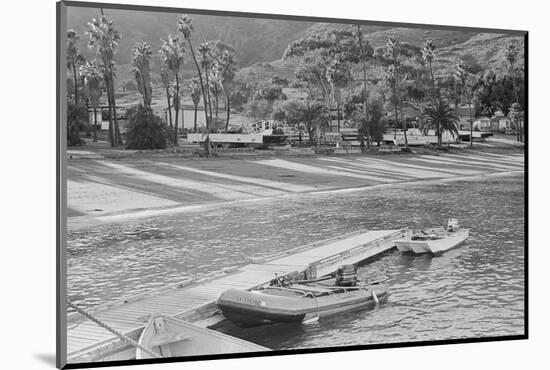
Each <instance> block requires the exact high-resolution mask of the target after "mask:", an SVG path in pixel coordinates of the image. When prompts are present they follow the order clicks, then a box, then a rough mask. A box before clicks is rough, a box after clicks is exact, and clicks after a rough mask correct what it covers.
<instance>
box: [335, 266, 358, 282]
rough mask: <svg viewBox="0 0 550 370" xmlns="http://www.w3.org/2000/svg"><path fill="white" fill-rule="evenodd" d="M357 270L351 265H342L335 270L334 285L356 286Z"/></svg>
mask: <svg viewBox="0 0 550 370" xmlns="http://www.w3.org/2000/svg"><path fill="white" fill-rule="evenodd" d="M356 285H357V270H356V268H355V266H353V265H342V266H340V267H339V268H338V270H337V271H336V286H356Z"/></svg>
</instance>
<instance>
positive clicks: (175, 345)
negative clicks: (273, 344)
mask: <svg viewBox="0 0 550 370" xmlns="http://www.w3.org/2000/svg"><path fill="white" fill-rule="evenodd" d="M138 344H139V345H140V346H142V347H144V348H145V349H149V350H151V351H153V352H155V353H157V354H159V355H160V356H161V357H180V356H201V355H214V354H224V353H247V352H260V351H270V349H269V348H266V347H262V346H259V345H257V344H254V343H250V342H247V341H244V340H241V339H238V338H235V337H232V336H229V335H226V334H222V333H220V332H217V331H215V330H210V329H205V328H201V327H198V326H196V325H193V324H191V323H189V322H186V321H182V320H178V319H175V318H172V317H169V316H165V315H152V316H151V318H150V319H149V322H148V323H147V326H145V328H144V329H143V332H142V333H141V336H140V338H139V342H138ZM145 358H153V356H152V355H151V354H149V353H147V352H145V351H142V350H141V349H140V348H137V350H136V359H138V360H139V359H145Z"/></svg>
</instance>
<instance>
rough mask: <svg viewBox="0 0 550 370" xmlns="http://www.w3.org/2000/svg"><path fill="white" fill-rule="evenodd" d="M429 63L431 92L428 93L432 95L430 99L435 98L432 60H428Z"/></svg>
mask: <svg viewBox="0 0 550 370" xmlns="http://www.w3.org/2000/svg"><path fill="white" fill-rule="evenodd" d="M429 64H430V76H431V77H432V93H431V94H430V95H431V96H432V99H434V100H435V78H434V71H433V68H432V62H429Z"/></svg>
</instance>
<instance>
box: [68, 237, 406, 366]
mask: <svg viewBox="0 0 550 370" xmlns="http://www.w3.org/2000/svg"><path fill="white" fill-rule="evenodd" d="M402 235H403V231H401V230H368V231H366V230H362V231H358V232H355V233H352V234H347V235H343V236H340V237H335V238H331V239H327V240H323V241H320V242H315V243H312V244H308V245H305V246H301V247H298V248H293V249H290V250H288V251H285V252H281V253H278V254H275V255H272V256H269V257H265V258H256V259H251V261H250V262H252V263H251V264H248V265H246V266H243V267H235V268H231V269H226V270H225V271H219V272H214V273H211V274H207V275H202V276H200V277H199V278H195V279H187V280H185V281H182V282H180V283H178V284H172V285H169V286H166V287H163V288H161V289H156V290H152V291H149V292H145V293H142V294H138V295H134V296H131V297H125V298H121V299H119V300H116V301H114V302H109V303H106V304H103V305H100V306H96V307H94V308H93V309H91V310H89V312H90V313H91V314H93V315H94V316H95V317H96V318H98V319H100V320H102V321H103V322H105V323H107V324H109V325H111V326H112V327H114V328H115V329H117V330H119V331H120V332H122V333H124V334H126V335H127V336H128V337H130V338H132V339H134V340H137V339H138V338H139V335H140V334H141V331H142V330H143V327H144V325H145V323H146V322H147V320H148V318H149V316H150V314H151V313H162V314H165V315H169V316H174V317H176V318H179V319H182V320H186V321H190V322H194V323H195V324H198V325H201V326H212V325H214V324H216V323H219V322H220V321H222V320H223V319H224V318H223V316H222V315H221V314H220V313H219V311H218V310H217V307H216V299H217V298H218V296H219V295H220V294H221V293H222V292H223V291H225V290H227V289H230V288H236V289H251V288H254V287H256V286H259V285H263V284H265V283H267V282H269V281H270V280H271V279H272V278H273V277H274V275H275V273H277V274H278V275H287V274H295V275H296V276H301V277H304V278H316V277H320V276H323V275H326V274H329V273H332V272H334V271H336V269H337V268H338V266H340V265H342V264H357V263H359V262H361V261H364V260H366V259H368V258H371V257H373V256H376V255H378V254H380V253H382V252H384V251H387V250H389V249H391V248H392V247H393V246H394V240H396V239H398V238H400V237H401V236H402ZM134 356H135V348H133V347H132V346H130V345H128V344H126V343H124V342H122V341H121V340H120V339H119V338H118V337H116V336H114V335H113V334H112V333H110V332H109V331H107V330H105V329H103V328H101V327H99V326H98V325H97V324H95V323H93V322H92V321H89V320H87V319H85V318H84V317H82V316H81V315H79V314H78V313H69V314H68V316H67V357H68V362H69V363H80V362H95V361H107V360H110V361H111V360H128V359H132V358H134Z"/></svg>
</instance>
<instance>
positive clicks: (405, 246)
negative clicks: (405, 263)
mask: <svg viewBox="0 0 550 370" xmlns="http://www.w3.org/2000/svg"><path fill="white" fill-rule="evenodd" d="M469 235H470V230H469V229H461V228H460V227H459V226H458V220H457V219H456V218H450V219H449V221H448V222H447V228H446V229H444V228H442V227H440V228H434V229H425V230H419V231H413V230H410V231H409V232H408V233H407V236H405V238H403V239H399V240H396V241H395V246H396V247H397V249H399V250H400V251H401V252H412V253H416V254H421V253H432V254H439V253H443V252H445V251H448V250H449V249H452V248H455V247H457V246H458V245H460V244H461V243H463V242H464V241H465V240H466V239H467V238H468V236H469Z"/></svg>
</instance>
